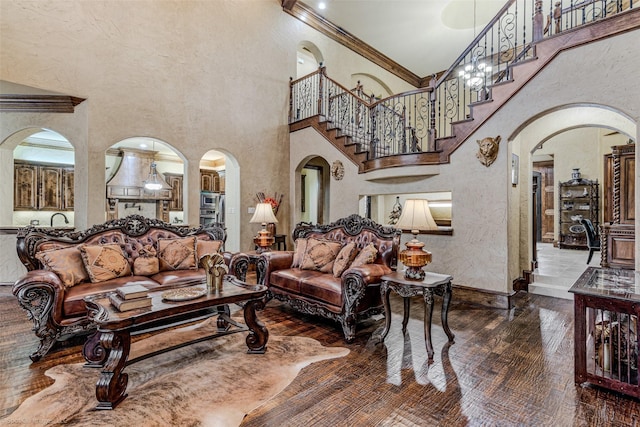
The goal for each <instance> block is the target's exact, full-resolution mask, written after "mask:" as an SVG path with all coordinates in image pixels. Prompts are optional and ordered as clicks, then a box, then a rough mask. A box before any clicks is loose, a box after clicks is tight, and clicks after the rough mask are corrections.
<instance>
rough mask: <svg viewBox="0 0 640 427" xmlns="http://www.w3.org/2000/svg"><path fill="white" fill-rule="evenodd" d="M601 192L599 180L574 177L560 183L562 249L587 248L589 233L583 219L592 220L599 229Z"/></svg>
mask: <svg viewBox="0 0 640 427" xmlns="http://www.w3.org/2000/svg"><path fill="white" fill-rule="evenodd" d="M599 210H600V193H599V184H598V181H597V180H596V181H590V180H588V179H574V180H571V181H567V182H561V183H560V215H559V217H560V220H559V223H560V224H559V226H560V227H559V233H558V246H559V247H560V249H587V234H586V233H585V230H584V226H583V225H582V224H580V220H581V219H583V218H584V219H588V220H591V222H592V223H593V226H594V227H595V229H596V230H598V225H599V224H600V221H599V219H598V218H599V215H598V214H599Z"/></svg>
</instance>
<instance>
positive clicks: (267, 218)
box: [249, 203, 278, 252]
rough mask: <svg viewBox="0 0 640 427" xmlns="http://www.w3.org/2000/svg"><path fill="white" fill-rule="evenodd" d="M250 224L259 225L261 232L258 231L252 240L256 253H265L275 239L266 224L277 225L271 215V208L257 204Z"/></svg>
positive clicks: (276, 220) (275, 219)
mask: <svg viewBox="0 0 640 427" xmlns="http://www.w3.org/2000/svg"><path fill="white" fill-rule="evenodd" d="M249 222H250V223H261V224H262V230H260V231H258V235H257V236H256V237H254V238H253V242H254V243H255V244H256V246H258V249H257V251H258V252H265V251H268V250H269V249H270V248H271V245H273V243H274V242H275V238H274V237H273V235H271V233H270V232H269V230H267V224H269V223H272V222H273V223H277V222H278V219H277V218H276V216H275V215H274V214H273V207H272V206H271V204H270V203H258V204H257V205H256V211H255V212H254V214H253V217H252V218H251V221H249Z"/></svg>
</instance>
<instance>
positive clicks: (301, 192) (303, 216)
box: [293, 156, 331, 224]
mask: <svg viewBox="0 0 640 427" xmlns="http://www.w3.org/2000/svg"><path fill="white" fill-rule="evenodd" d="M295 176H296V178H295V194H296V201H295V212H294V214H293V218H294V223H296V224H297V223H299V222H301V221H305V222H311V223H313V224H324V223H325V222H327V221H328V220H329V212H330V206H329V200H330V198H329V194H330V191H331V189H330V183H331V180H330V167H329V163H328V162H327V161H326V160H325V159H324V158H322V157H319V156H309V157H306V158H305V159H304V160H303V161H302V162H300V164H299V165H298V167H296V171H295Z"/></svg>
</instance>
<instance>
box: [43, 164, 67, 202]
mask: <svg viewBox="0 0 640 427" xmlns="http://www.w3.org/2000/svg"><path fill="white" fill-rule="evenodd" d="M38 175H39V179H40V182H39V184H38V185H39V187H40V188H39V190H40V191H39V192H38V208H39V209H40V210H45V211H47V210H48V211H59V210H62V168H59V167H52V166H40V167H39V172H38Z"/></svg>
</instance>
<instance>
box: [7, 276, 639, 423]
mask: <svg viewBox="0 0 640 427" xmlns="http://www.w3.org/2000/svg"><path fill="white" fill-rule="evenodd" d="M453 298H454V303H453V304H452V306H451V308H450V311H449V326H450V327H451V330H452V331H453V333H454V334H455V336H456V338H455V344H452V345H448V344H446V342H447V338H446V335H445V334H444V332H443V330H442V328H441V327H440V319H439V311H440V310H439V307H438V308H437V309H436V310H435V313H434V319H433V330H432V336H433V344H434V350H435V352H436V353H435V360H434V363H432V364H428V363H427V362H426V358H427V356H426V350H425V347H424V337H423V329H422V325H423V323H422V315H423V309H422V302H421V300H420V299H419V298H414V299H413V301H412V306H411V309H412V313H411V318H410V320H409V326H408V331H407V334H406V335H405V336H403V335H402V332H401V320H402V300H401V299H400V298H399V297H397V296H396V295H395V294H393V293H392V295H391V302H392V310H393V317H392V323H391V330H390V332H389V335H388V336H387V338H386V340H385V343H384V344H376V338H375V337H376V335H377V334H379V333H380V332H381V329H382V326H383V323H384V322H383V320H382V319H381V318H380V317H378V318H377V320H375V319H374V320H369V321H367V322H365V323H364V325H362V326H361V327H360V328H359V329H358V331H357V336H356V340H355V342H354V343H352V344H345V343H344V341H343V340H342V333H341V328H340V327H339V326H338V325H337V324H334V323H332V322H329V321H324V320H322V319H319V318H315V317H311V316H305V315H302V314H300V313H297V312H295V311H293V310H290V309H289V308H287V307H286V306H283V305H281V304H279V303H277V302H274V301H272V302H270V303H269V305H268V306H267V308H266V309H265V310H264V311H263V312H261V313H259V317H260V319H261V320H263V321H264V322H265V323H266V324H267V327H268V328H269V332H270V334H272V335H302V336H307V337H311V338H314V339H317V340H318V341H320V342H322V343H323V344H324V345H327V346H345V347H348V348H349V349H350V350H351V353H350V354H349V355H348V356H346V357H343V358H339V359H333V360H328V361H323V362H319V363H314V364H312V365H310V366H307V367H306V368H304V369H303V370H302V372H301V373H300V375H298V377H297V378H296V379H295V380H294V381H293V383H291V384H290V385H289V386H288V387H287V388H286V389H285V390H284V391H283V392H282V393H280V394H279V395H277V396H275V397H274V398H273V399H271V400H270V401H268V402H267V403H266V404H265V405H263V406H262V407H260V408H258V409H256V410H254V411H253V412H251V413H250V414H249V415H248V416H247V417H246V418H245V420H244V422H243V424H242V425H243V426H247V427H248V426H440V425H441V426H467V425H469V426H494V425H496V426H497V425H500V426H515V425H518V426H574V425H577V426H637V425H640V402H638V401H637V400H634V399H632V398H629V397H625V396H622V395H619V394H616V393H612V392H608V391H606V390H602V389H598V388H596V387H591V386H585V387H579V386H575V384H574V382H573V302H572V301H568V300H562V299H557V298H550V297H545V296H540V295H532V294H525V293H520V294H519V295H518V296H517V297H516V308H514V309H512V310H510V311H504V310H490V309H485V308H477V307H471V306H467V305H464V304H456V303H455V290H454V295H453ZM439 303H440V300H439V299H437V301H436V304H437V305H438V304H439ZM0 316H1V318H2V320H3V327H2V329H1V330H0V396H1V397H0V399H1V400H0V402H1V403H2V404H1V406H0V417H4V416H6V415H8V414H10V413H11V412H13V411H14V410H15V408H16V407H17V406H18V405H19V404H20V402H22V401H23V400H24V399H26V398H27V397H28V396H30V395H32V394H34V393H36V392H37V391H38V390H41V389H42V388H44V387H47V386H48V385H49V384H51V383H52V380H51V379H50V378H48V377H46V376H45V375H44V372H45V371H46V370H47V369H48V368H50V367H51V366H54V365H57V364H61V363H75V362H81V361H82V356H81V354H80V351H81V343H80V342H78V343H76V345H73V346H70V347H67V348H64V349H61V350H58V351H55V352H54V353H52V354H49V355H48V356H47V357H45V358H44V360H42V361H40V362H38V363H30V360H29V358H28V355H29V353H30V352H32V351H33V350H34V349H35V348H36V339H35V336H34V335H33V333H32V332H31V331H30V329H31V322H29V321H27V317H26V314H25V312H23V311H22V309H20V308H19V306H18V304H17V301H16V299H15V298H14V297H13V296H12V295H11V289H10V287H8V286H0ZM138 339H139V338H138ZM0 424H2V421H1V419H0Z"/></svg>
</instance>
